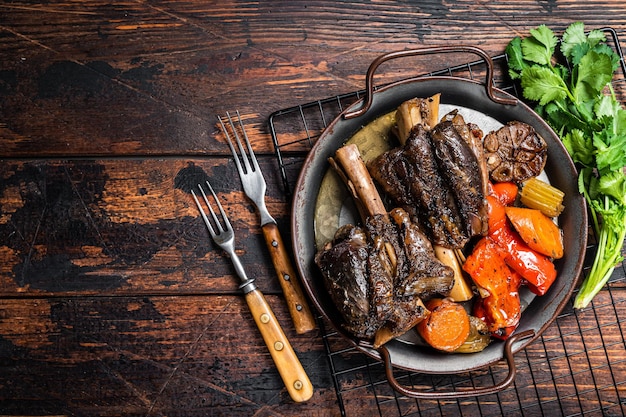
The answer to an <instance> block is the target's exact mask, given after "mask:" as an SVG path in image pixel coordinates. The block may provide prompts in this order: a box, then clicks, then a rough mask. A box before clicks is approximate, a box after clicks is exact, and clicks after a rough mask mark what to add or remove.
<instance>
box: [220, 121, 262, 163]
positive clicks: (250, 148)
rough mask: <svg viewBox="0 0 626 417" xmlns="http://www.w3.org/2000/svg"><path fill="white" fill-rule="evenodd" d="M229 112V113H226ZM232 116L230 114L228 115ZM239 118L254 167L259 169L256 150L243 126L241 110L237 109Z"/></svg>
mask: <svg viewBox="0 0 626 417" xmlns="http://www.w3.org/2000/svg"><path fill="white" fill-rule="evenodd" d="M226 114H228V113H226ZM228 116H229V117H230V115H228ZM237 120H238V121H239V126H241V133H243V138H244V140H245V141H246V147H247V148H248V156H249V157H250V159H251V160H252V165H253V166H254V169H256V170H258V169H259V164H258V162H257V160H256V155H255V154H254V150H253V149H252V145H251V144H250V139H248V133H246V129H245V128H244V126H243V120H241V115H240V114H239V110H237ZM240 149H241V145H240Z"/></svg>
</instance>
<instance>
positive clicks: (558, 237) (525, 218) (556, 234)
mask: <svg viewBox="0 0 626 417" xmlns="http://www.w3.org/2000/svg"><path fill="white" fill-rule="evenodd" d="M505 212H506V216H507V217H508V218H509V220H510V221H511V224H512V225H513V227H514V228H515V230H516V231H517V233H519V235H520V237H521V238H522V240H524V242H526V244H527V245H528V246H530V247H531V248H532V249H534V250H536V251H537V252H539V253H542V254H544V255H546V256H550V257H552V258H555V259H559V258H561V257H563V234H562V233H561V229H559V227H558V226H557V225H556V224H554V222H553V221H552V219H551V218H549V217H548V216H546V215H545V214H543V213H542V212H541V211H539V210H536V209H530V208H525V207H506V208H505Z"/></svg>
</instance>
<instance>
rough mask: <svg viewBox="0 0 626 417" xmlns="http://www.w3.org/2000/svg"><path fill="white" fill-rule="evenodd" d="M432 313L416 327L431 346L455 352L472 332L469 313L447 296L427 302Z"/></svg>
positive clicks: (427, 306)
mask: <svg viewBox="0 0 626 417" xmlns="http://www.w3.org/2000/svg"><path fill="white" fill-rule="evenodd" d="M426 308H427V309H428V310H430V314H429V315H428V317H426V319H424V320H422V321H421V322H419V323H418V324H417V326H416V329H417V331H418V333H419V334H420V336H422V338H423V339H424V340H425V341H426V343H428V344H429V345H430V346H432V347H433V348H435V349H437V350H441V351H443V352H454V351H455V350H456V349H458V348H459V347H460V346H461V345H462V344H463V342H465V340H466V339H467V337H468V336H469V334H470V321H469V315H468V314H467V312H466V311H465V308H463V306H462V305H461V304H458V303H455V302H454V301H452V300H450V299H447V298H433V299H431V300H429V301H428V302H427V303H426Z"/></svg>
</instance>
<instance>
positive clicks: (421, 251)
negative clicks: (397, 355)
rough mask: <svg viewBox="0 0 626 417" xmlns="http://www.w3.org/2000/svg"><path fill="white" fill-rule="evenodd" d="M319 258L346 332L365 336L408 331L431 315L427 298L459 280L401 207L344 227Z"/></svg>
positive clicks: (317, 261)
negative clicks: (425, 303) (440, 259)
mask: <svg viewBox="0 0 626 417" xmlns="http://www.w3.org/2000/svg"><path fill="white" fill-rule="evenodd" d="M315 262H316V264H317V265H318V267H319V268H320V271H321V272H322V276H323V277H324V283H325V286H326V288H327V289H328V291H329V294H330V296H331V299H332V301H333V303H334V304H335V306H337V308H338V309H339V312H340V313H341V315H342V317H343V318H344V320H345V328H346V330H348V331H349V332H351V333H352V334H354V335H355V336H357V337H359V338H364V339H372V338H374V337H375V336H376V333H377V332H378V331H379V330H381V329H383V328H385V333H387V334H389V335H390V336H391V337H395V336H399V335H401V334H403V333H405V332H406V331H408V330H409V329H411V328H412V327H413V326H414V325H415V324H417V323H418V322H419V321H421V320H422V319H423V318H424V317H425V316H426V314H427V313H428V311H427V310H426V309H425V308H424V306H423V303H422V299H426V298H428V297H430V296H432V295H434V294H444V295H445V294H447V293H448V292H449V291H450V289H451V288H452V285H453V284H454V273H453V271H452V270H451V269H450V268H449V267H447V266H445V265H443V264H442V263H441V262H439V260H438V259H437V258H436V257H435V255H434V252H433V248H432V245H431V243H430V241H429V240H428V238H427V237H426V236H425V235H424V234H423V233H422V232H421V231H420V229H419V227H418V226H417V225H415V224H413V223H411V221H410V219H409V216H408V214H407V213H406V212H405V211H404V210H402V209H394V210H392V211H391V212H390V213H389V214H377V215H374V216H370V217H368V218H367V219H366V221H365V224H364V226H363V228H360V227H356V226H352V225H347V226H343V227H341V228H340V229H339V230H338V231H337V233H336V235H335V238H334V239H333V241H332V242H329V243H327V244H326V246H325V247H324V248H322V250H320V251H319V252H318V253H317V256H316V258H315Z"/></svg>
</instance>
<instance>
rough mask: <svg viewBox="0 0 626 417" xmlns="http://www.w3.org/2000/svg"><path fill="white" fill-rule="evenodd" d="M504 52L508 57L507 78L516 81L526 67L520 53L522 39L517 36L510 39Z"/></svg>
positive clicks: (522, 55)
mask: <svg viewBox="0 0 626 417" xmlns="http://www.w3.org/2000/svg"><path fill="white" fill-rule="evenodd" d="M505 52H506V54H507V56H508V65H509V76H510V77H511V79H513V80H516V79H518V78H520V77H521V72H522V70H523V69H524V68H526V67H528V64H527V63H526V61H524V54H523V53H522V38H520V37H519V36H517V37H515V38H513V39H511V42H509V44H508V45H507V46H506V49H505Z"/></svg>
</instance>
